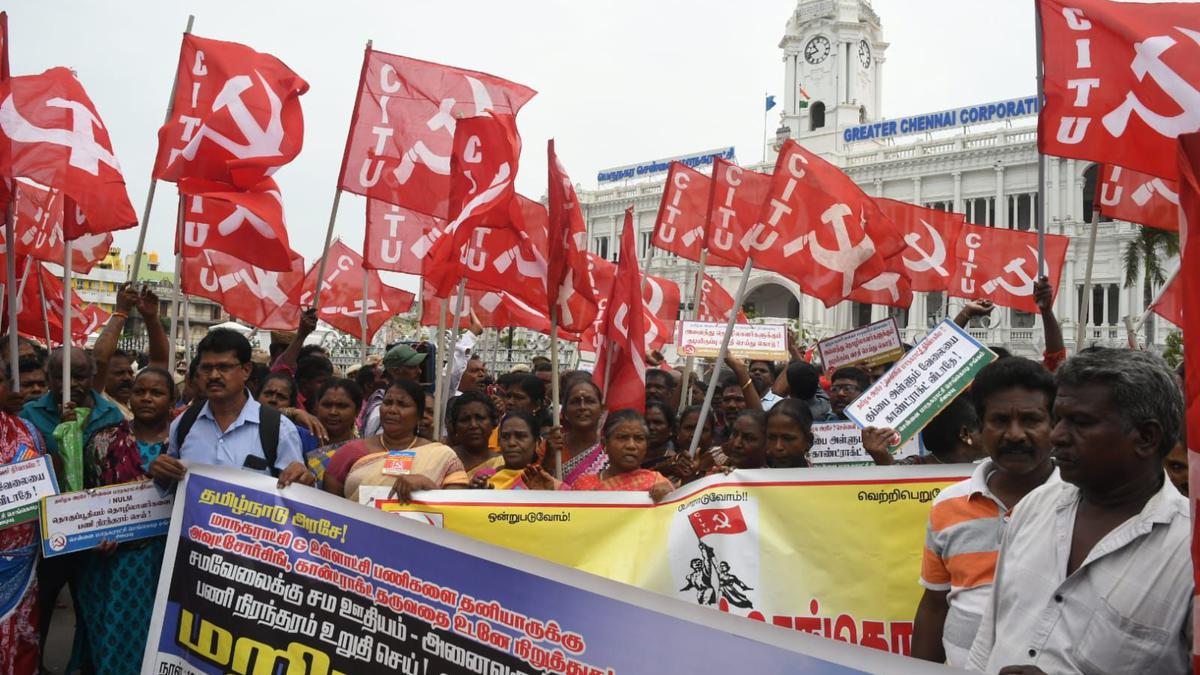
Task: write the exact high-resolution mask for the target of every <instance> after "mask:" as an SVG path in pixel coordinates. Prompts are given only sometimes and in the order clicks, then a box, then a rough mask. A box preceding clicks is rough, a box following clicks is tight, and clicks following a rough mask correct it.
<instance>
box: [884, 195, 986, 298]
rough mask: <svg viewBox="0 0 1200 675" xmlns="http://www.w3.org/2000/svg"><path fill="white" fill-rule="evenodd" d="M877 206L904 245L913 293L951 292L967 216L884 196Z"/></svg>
mask: <svg viewBox="0 0 1200 675" xmlns="http://www.w3.org/2000/svg"><path fill="white" fill-rule="evenodd" d="M875 203H876V204H877V205H878V206H879V209H880V210H881V211H883V213H884V215H886V216H887V217H888V218H889V219H891V221H892V223H893V224H894V225H895V228H896V230H895V231H896V234H897V235H898V237H899V239H900V241H901V242H902V244H903V246H904V248H903V250H902V251H901V252H900V259H899V262H900V267H902V269H903V274H904V275H906V276H907V278H908V280H909V283H910V284H911V290H913V291H921V292H942V293H945V292H946V291H947V290H949V288H950V278H951V275H952V274H953V273H954V267H955V242H957V241H958V233H959V230H960V229H962V226H963V222H964V221H965V220H966V216H964V215H963V214H961V213H952V212H949V211H941V210H938V209H930V208H926V207H923V206H917V205H915V204H908V203H906V202H901V201H897V200H895V199H887V198H883V197H877V198H876V199H875ZM889 262H892V259H889ZM896 271H899V270H896Z"/></svg>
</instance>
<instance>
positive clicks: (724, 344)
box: [688, 257, 754, 459]
mask: <svg viewBox="0 0 1200 675" xmlns="http://www.w3.org/2000/svg"><path fill="white" fill-rule="evenodd" d="M753 268H754V261H753V260H752V259H751V258H749V257H747V258H746V264H745V265H743V266H742V278H741V279H739V280H738V289H737V296H736V297H735V298H734V300H733V308H732V309H730V310H729V319H728V320H727V321H726V322H725V335H723V336H722V337H721V351H720V352H719V353H718V354H717V358H716V361H714V362H713V370H712V375H711V376H709V378H708V390H707V391H705V392H704V405H702V406H700V419H699V420H697V422H696V429H695V431H693V432H692V443H691V445H690V446H688V457H691V458H693V459H695V457H696V448H698V447H699V446H700V436H701V434H703V433H704V420H706V419H708V413H709V411H710V410H712V400H713V393H714V392H715V391H716V390H717V383H718V382H719V381H720V379H721V364H722V363H724V362H725V356H726V355H728V354H729V339H730V338H731V337H733V325H734V324H735V323H737V314H738V309H739V308H741V306H742V300H743V299H744V298H745V296H746V282H747V281H749V280H750V270H751V269H753Z"/></svg>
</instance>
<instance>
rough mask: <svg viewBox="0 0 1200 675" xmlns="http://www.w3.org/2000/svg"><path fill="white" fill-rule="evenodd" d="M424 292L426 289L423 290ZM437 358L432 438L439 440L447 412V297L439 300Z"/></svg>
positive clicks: (434, 372)
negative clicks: (445, 362)
mask: <svg viewBox="0 0 1200 675" xmlns="http://www.w3.org/2000/svg"><path fill="white" fill-rule="evenodd" d="M422 293H424V290H422ZM435 341H436V342H437V359H435V361H436V363H434V364H433V366H434V368H433V386H434V389H433V430H432V431H433V434H434V435H435V436H437V438H431V439H429V440H431V441H437V440H439V439H440V438H441V431H442V414H443V413H444V412H445V408H446V406H445V403H444V401H443V400H442V396H443V390H442V380H445V379H446V375H445V372H444V369H443V368H442V363H443V359H445V358H446V299H445V298H440V299H439V300H438V324H437V337H436V340H435Z"/></svg>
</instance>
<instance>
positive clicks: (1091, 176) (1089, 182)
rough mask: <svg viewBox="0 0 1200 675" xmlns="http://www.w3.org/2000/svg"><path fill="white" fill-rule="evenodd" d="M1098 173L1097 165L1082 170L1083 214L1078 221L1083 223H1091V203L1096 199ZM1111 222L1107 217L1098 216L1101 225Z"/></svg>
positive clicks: (1098, 167) (1098, 166)
mask: <svg viewBox="0 0 1200 675" xmlns="http://www.w3.org/2000/svg"><path fill="white" fill-rule="evenodd" d="M1099 172H1100V165H1099V164H1093V165H1091V166H1089V167H1088V168H1086V169H1084V170H1083V213H1081V214H1080V216H1079V219H1080V220H1081V221H1083V222H1085V223H1090V222H1091V221H1092V202H1093V201H1094V200H1095V198H1096V180H1097V178H1098V174H1099ZM1111 220H1112V218H1109V217H1108V216H1105V215H1101V216H1100V222H1102V223H1107V222H1109V221H1111Z"/></svg>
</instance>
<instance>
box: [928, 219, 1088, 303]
mask: <svg viewBox="0 0 1200 675" xmlns="http://www.w3.org/2000/svg"><path fill="white" fill-rule="evenodd" d="M1045 236H1046V258H1045V261H1044V266H1043V267H1042V269H1041V270H1038V235H1037V233H1036V232H1027V231H1022V230H1003V229H1000V228H995V227H984V226H982V225H971V224H970V223H967V224H964V225H963V226H962V228H961V229H960V230H959V237H958V241H957V242H955V254H956V258H957V260H956V262H955V266H954V273H953V275H952V276H951V280H950V291H949V295H951V296H952V297H956V298H968V299H972V300H973V299H979V298H982V299H987V300H991V301H992V302H994V303H996V304H997V305H999V306H1001V307H1010V308H1012V309H1016V310H1019V311H1022V312H1029V313H1031V314H1032V313H1035V312H1037V311H1038V306H1037V303H1036V302H1035V301H1034V297H1033V285H1034V283H1036V282H1037V280H1038V277H1043V276H1044V277H1046V278H1048V279H1049V280H1050V288H1051V289H1052V291H1053V293H1054V295H1057V294H1058V285H1059V280H1060V279H1061V278H1062V271H1063V264H1064V263H1065V262H1066V259H1067V247H1068V246H1070V243H1071V238H1070V237H1064V236H1060V235H1054V234H1047V235H1045Z"/></svg>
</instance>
